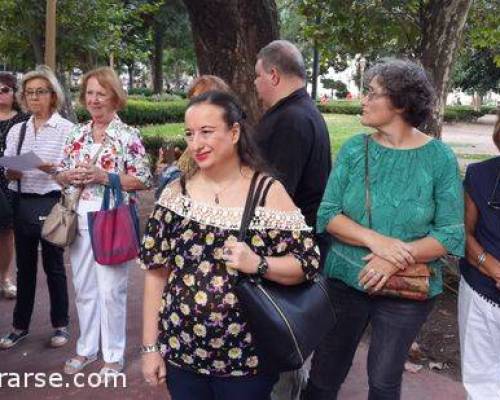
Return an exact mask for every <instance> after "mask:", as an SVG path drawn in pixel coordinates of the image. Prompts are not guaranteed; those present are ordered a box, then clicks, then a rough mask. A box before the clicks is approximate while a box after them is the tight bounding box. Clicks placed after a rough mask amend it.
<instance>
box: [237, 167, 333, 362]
mask: <svg viewBox="0 0 500 400" xmlns="http://www.w3.org/2000/svg"><path fill="white" fill-rule="evenodd" d="M257 176H258V174H257V173H256V174H255V175H254V177H253V178H252V183H251V185H250V190H249V192H248V195H247V199H246V204H245V209H244V211H243V217H242V220H241V226H240V233H239V236H238V240H239V241H242V242H244V241H245V239H246V234H247V230H248V227H249V225H250V222H251V220H252V218H253V216H254V213H255V208H256V206H257V204H258V203H259V199H260V203H259V205H260V206H263V205H264V203H265V197H266V195H267V191H268V190H269V187H270V186H271V184H272V179H271V178H269V177H267V176H265V177H263V178H261V180H260V182H259V184H258V185H257V188H255V186H256V181H257ZM266 182H267V186H266V188H265V189H264V185H265V183H266ZM235 293H236V295H237V297H238V300H239V302H240V304H241V307H242V310H243V313H244V317H245V318H246V320H247V321H248V323H249V326H250V330H251V332H252V334H253V337H254V339H255V341H254V343H255V346H256V349H257V354H258V356H259V363H260V365H261V366H262V369H263V370H266V371H273V372H283V371H290V370H295V369H298V368H300V367H301V366H302V364H304V362H305V361H306V359H307V358H308V357H309V356H310V355H311V353H312V352H313V351H314V350H315V349H316V347H317V346H318V345H319V343H320V341H321V340H322V338H323V337H324V335H325V334H326V333H327V331H328V330H329V329H331V327H332V326H333V324H334V322H335V319H336V318H335V312H334V309H333V306H332V303H331V300H330V297H329V293H328V288H327V285H326V279H325V278H324V277H323V276H322V275H319V274H318V275H317V276H316V278H315V279H314V280H312V281H306V282H303V283H300V284H298V285H293V286H288V285H281V284H279V283H276V282H272V281H270V280H267V279H262V278H259V277H257V276H254V275H245V274H240V279H239V281H238V283H237V284H236V287H235Z"/></svg>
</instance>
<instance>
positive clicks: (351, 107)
mask: <svg viewBox="0 0 500 400" xmlns="http://www.w3.org/2000/svg"><path fill="white" fill-rule="evenodd" d="M317 106H318V109H319V111H321V112H322V113H324V114H348V115H360V114H361V104H359V102H358V101H343V100H337V101H330V102H328V103H326V104H321V103H317Z"/></svg>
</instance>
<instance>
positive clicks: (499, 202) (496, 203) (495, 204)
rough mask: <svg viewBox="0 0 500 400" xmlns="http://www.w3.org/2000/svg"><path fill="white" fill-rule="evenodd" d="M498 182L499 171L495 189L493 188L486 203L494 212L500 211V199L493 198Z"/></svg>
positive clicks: (499, 179)
mask: <svg viewBox="0 0 500 400" xmlns="http://www.w3.org/2000/svg"><path fill="white" fill-rule="evenodd" d="M498 182H500V171H499V172H498V175H497V180H496V182H495V187H494V188H493V192H492V193H491V198H490V200H489V201H488V206H489V207H491V208H493V209H494V210H500V199H496V198H495V195H496V192H497V189H498Z"/></svg>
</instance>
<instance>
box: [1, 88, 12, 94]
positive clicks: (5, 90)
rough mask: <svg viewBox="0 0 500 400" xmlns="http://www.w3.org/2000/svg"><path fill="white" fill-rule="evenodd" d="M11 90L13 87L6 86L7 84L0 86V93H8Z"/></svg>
mask: <svg viewBox="0 0 500 400" xmlns="http://www.w3.org/2000/svg"><path fill="white" fill-rule="evenodd" d="M11 90H13V89H12V88H11V87H8V86H2V87H0V93H2V94H7V93H10V91H11Z"/></svg>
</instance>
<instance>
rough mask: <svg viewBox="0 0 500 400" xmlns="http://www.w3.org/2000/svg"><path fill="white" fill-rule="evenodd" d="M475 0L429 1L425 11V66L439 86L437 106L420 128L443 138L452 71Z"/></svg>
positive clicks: (437, 87)
mask: <svg viewBox="0 0 500 400" xmlns="http://www.w3.org/2000/svg"><path fill="white" fill-rule="evenodd" d="M471 4H472V0H430V1H429V3H428V5H427V6H426V8H425V10H424V15H425V16H424V19H425V24H423V32H422V46H421V48H422V54H421V57H420V59H421V61H422V65H423V66H424V67H425V68H426V70H427V72H428V73H429V75H430V77H431V79H432V81H433V84H434V87H435V88H436V94H437V98H436V105H435V107H434V112H433V115H432V117H431V118H429V119H428V120H427V121H425V123H424V124H423V126H422V127H421V129H422V130H423V131H424V132H425V133H428V134H430V135H432V136H435V137H437V138H440V137H441V129H442V127H443V115H444V107H445V105H446V96H447V93H448V83H449V80H450V73H451V69H452V66H453V62H454V61H455V56H456V54H457V50H458V48H459V46H460V38H461V36H462V32H463V29H464V25H465V21H466V19H467V14H468V13H469V8H470V6H471Z"/></svg>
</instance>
